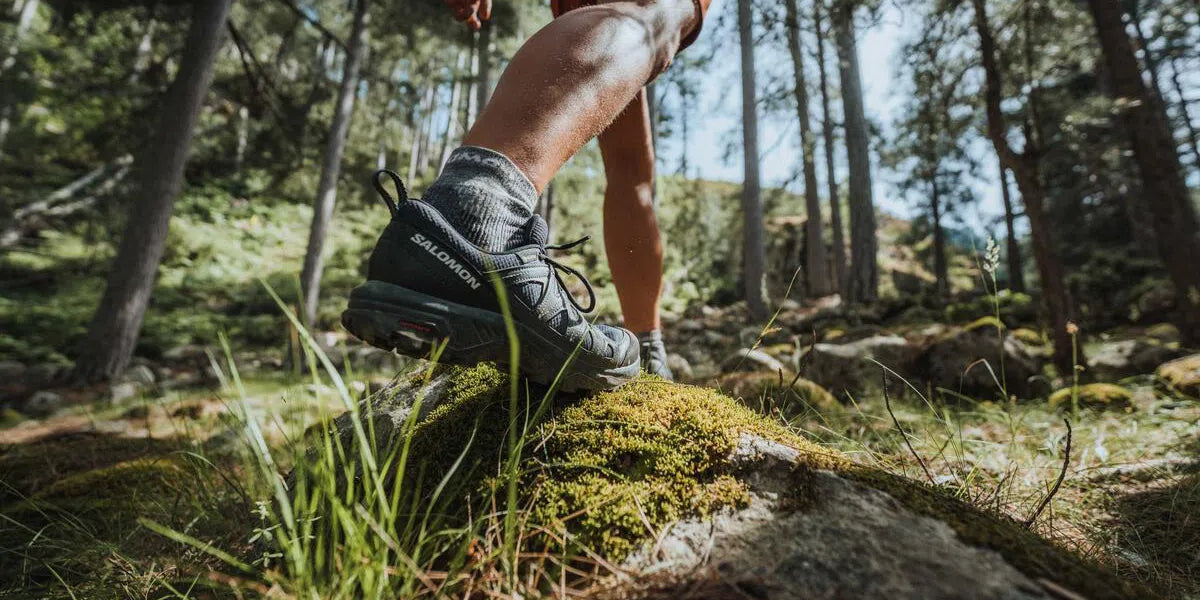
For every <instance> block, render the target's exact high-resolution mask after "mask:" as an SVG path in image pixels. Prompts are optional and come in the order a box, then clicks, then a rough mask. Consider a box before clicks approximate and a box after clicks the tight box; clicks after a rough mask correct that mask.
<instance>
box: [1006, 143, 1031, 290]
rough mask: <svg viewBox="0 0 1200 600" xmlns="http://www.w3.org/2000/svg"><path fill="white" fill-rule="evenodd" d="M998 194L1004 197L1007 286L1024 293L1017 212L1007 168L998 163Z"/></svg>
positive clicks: (1023, 273) (1023, 272)
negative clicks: (1009, 184) (1010, 189)
mask: <svg viewBox="0 0 1200 600" xmlns="http://www.w3.org/2000/svg"><path fill="white" fill-rule="evenodd" d="M1000 196H1001V198H1003V199H1004V230H1005V236H1006V239H1007V242H1008V245H1007V250H1006V252H1005V259H1006V262H1007V265H1008V287H1009V289H1011V290H1012V291H1014V292H1020V293H1024V292H1025V291H1026V288H1025V263H1024V262H1023V261H1022V260H1021V244H1020V243H1018V242H1017V214H1016V210H1015V209H1014V208H1013V201H1012V193H1011V192H1010V191H1009V189H1008V168H1007V167H1005V166H1004V165H1003V164H1001V165H1000Z"/></svg>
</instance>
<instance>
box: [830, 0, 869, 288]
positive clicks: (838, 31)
mask: <svg viewBox="0 0 1200 600" xmlns="http://www.w3.org/2000/svg"><path fill="white" fill-rule="evenodd" d="M854 8H855V5H854V3H853V2H844V3H841V4H839V5H837V6H835V8H834V11H833V29H834V37H835V38H836V41H837V54H838V74H839V78H840V80H841V83H842V107H843V109H842V110H843V113H844V115H845V121H846V123H845V130H846V157H847V164H848V167H849V171H850V175H849V176H850V185H849V189H850V197H849V199H850V202H849V205H850V273H849V277H848V282H847V283H848V286H847V290H846V291H847V292H848V296H849V300H850V302H854V303H858V304H866V303H870V302H874V301H875V300H876V298H877V297H878V295H879V266H878V264H877V263H876V260H877V257H876V254H877V251H878V248H879V246H878V241H877V240H876V238H875V225H876V223H875V204H874V199H873V198H872V186H871V148H870V143H871V141H870V135H869V133H868V130H867V117H866V113H865V110H864V107H863V95H862V79H861V75H860V73H859V68H858V47H857V45H856V43H855V40H854V36H855V32H854Z"/></svg>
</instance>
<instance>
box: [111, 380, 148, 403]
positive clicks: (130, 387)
mask: <svg viewBox="0 0 1200 600" xmlns="http://www.w3.org/2000/svg"><path fill="white" fill-rule="evenodd" d="M141 391H142V390H141V388H140V387H139V386H138V385H137V384H136V383H132V382H128V381H126V382H123V383H116V384H113V385H112V386H111V387H109V388H108V397H109V399H110V400H112V401H113V402H123V401H125V400H129V399H130V398H135V397H137V396H138V394H140V393H141Z"/></svg>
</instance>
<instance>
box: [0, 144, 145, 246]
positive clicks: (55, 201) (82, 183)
mask: <svg viewBox="0 0 1200 600" xmlns="http://www.w3.org/2000/svg"><path fill="white" fill-rule="evenodd" d="M131 164H133V157H132V156H130V155H128V154H127V155H125V156H122V157H121V158H118V159H117V160H115V161H113V162H111V163H107V164H103V165H100V166H99V167H96V168H95V169H92V170H91V171H88V172H87V173H86V174H84V176H83V177H80V178H79V179H76V180H75V181H72V182H71V183H68V184H67V185H65V186H63V187H61V188H59V189H57V190H55V191H54V192H52V193H51V194H50V195H49V196H46V197H45V198H44V199H42V200H38V201H36V202H32V203H30V204H27V205H25V206H22V207H21V208H19V209H17V210H16V211H15V212H13V215H12V220H10V221H9V223H8V225H7V226H6V227H5V228H4V229H3V230H0V249H5V248H11V247H12V246H15V245H16V244H17V242H19V241H21V238H22V237H24V236H25V235H26V233H27V232H28V230H29V229H30V228H31V226H32V225H33V224H34V223H35V222H36V221H37V220H38V219H40V218H43V217H62V216H66V215H69V214H71V213H73V212H76V211H79V210H82V209H84V208H87V207H89V206H91V205H92V204H95V203H96V200H97V198H99V197H100V196H102V195H104V194H107V193H108V192H110V191H112V189H113V188H114V187H116V186H117V184H118V183H120V182H121V181H122V180H123V179H125V176H126V175H128V174H129V167H130V165H131ZM113 167H116V170H115V171H112V172H111V173H109V171H110V169H112V168H113ZM105 174H108V178H107V179H105V180H103V181H102V182H101V183H100V185H99V186H97V187H96V190H95V191H94V192H93V193H92V194H90V195H88V196H85V197H82V198H74V197H75V195H76V194H78V193H79V192H80V191H81V190H83V189H85V188H87V187H88V186H90V185H92V184H93V183H95V182H96V180H98V179H100V178H101V177H102V176H104V175H105ZM68 200H70V201H69V202H68Z"/></svg>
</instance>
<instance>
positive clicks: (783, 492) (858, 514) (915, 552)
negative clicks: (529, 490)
mask: <svg viewBox="0 0 1200 600" xmlns="http://www.w3.org/2000/svg"><path fill="white" fill-rule="evenodd" d="M797 457H798V453H797V452H796V451H795V450H794V449H792V448H789V447H787V446H785V445H782V444H778V443H775V442H771V441H768V440H764V439H762V438H757V437H755V436H750V435H743V436H742V437H741V439H740V441H739V444H738V447H737V449H736V450H734V452H733V454H732V455H731V456H730V462H731V464H732V466H733V469H734V471H735V472H736V473H737V475H738V477H739V478H740V479H742V480H744V481H746V482H747V483H748V485H749V486H750V489H751V500H750V503H749V506H746V507H745V508H741V509H738V510H725V511H722V512H719V513H717V514H715V515H713V516H710V517H708V518H693V519H686V520H683V521H679V522H676V523H675V524H673V525H671V526H670V527H668V528H667V529H666V530H665V531H664V532H663V533H662V535H660V536H659V538H658V539H657V540H655V541H653V542H648V543H647V544H646V546H644V547H643V548H641V549H640V550H639V551H637V552H635V553H634V554H633V555H631V556H630V557H629V558H628V559H626V561H625V562H624V564H623V565H622V567H623V568H625V569H628V570H630V571H632V572H633V574H634V575H633V576H634V577H638V576H639V575H640V574H650V573H653V574H654V576H659V577H661V576H662V574H663V573H664V572H666V573H672V574H675V575H677V576H679V577H681V578H684V579H687V580H691V581H706V580H717V581H720V582H721V583H722V585H724V586H729V588H732V589H751V590H754V592H755V593H754V594H752V595H751V596H750V597H756V598H771V599H772V600H790V599H795V600H809V599H812V598H888V599H889V600H898V599H913V600H916V599H922V600H924V599H941V598H945V599H951V598H1001V599H1006V600H1008V599H1011V600H1033V599H1049V598H1052V596H1051V595H1049V594H1047V593H1046V592H1045V591H1044V590H1043V589H1042V587H1041V586H1039V585H1038V583H1036V582H1035V581H1033V580H1032V579H1030V578H1029V577H1027V576H1025V575H1024V574H1022V573H1021V572H1020V571H1018V570H1017V569H1016V568H1014V567H1013V566H1012V565H1010V564H1009V563H1008V562H1007V561H1005V559H1004V558H1003V557H1002V556H1001V555H1000V554H998V553H996V552H994V551H992V550H988V549H984V548H979V547H974V546H971V545H969V544H967V543H965V542H963V541H962V540H960V539H959V538H958V536H957V535H956V534H955V532H954V530H953V529H951V528H950V527H949V526H948V525H946V524H945V523H943V522H941V521H937V520H934V519H930V518H928V517H925V516H921V515H919V514H917V513H914V512H912V511H911V510H909V509H907V508H906V507H905V506H903V505H902V504H901V503H900V502H899V501H897V500H896V499H895V498H893V497H892V496H890V495H888V494H887V493H884V492H882V491H879V490H875V489H872V488H869V487H867V486H864V485H862V484H859V483H856V482H853V481H850V480H848V479H845V478H843V477H841V476H839V475H837V474H834V473H832V472H829V471H807V472H802V473H800V474H799V475H798V474H797V472H796V470H795V462H796V458H797ZM798 476H799V477H803V478H804V480H805V481H804V483H805V485H804V488H805V489H806V490H807V492H806V494H805V497H804V498H801V499H797V498H791V497H789V494H790V492H791V490H794V489H796V487H797V486H796V478H797V477H798ZM797 504H800V505H801V506H802V508H799V509H797V508H796V505H797ZM664 597H665V596H664ZM696 597H700V596H696Z"/></svg>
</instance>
